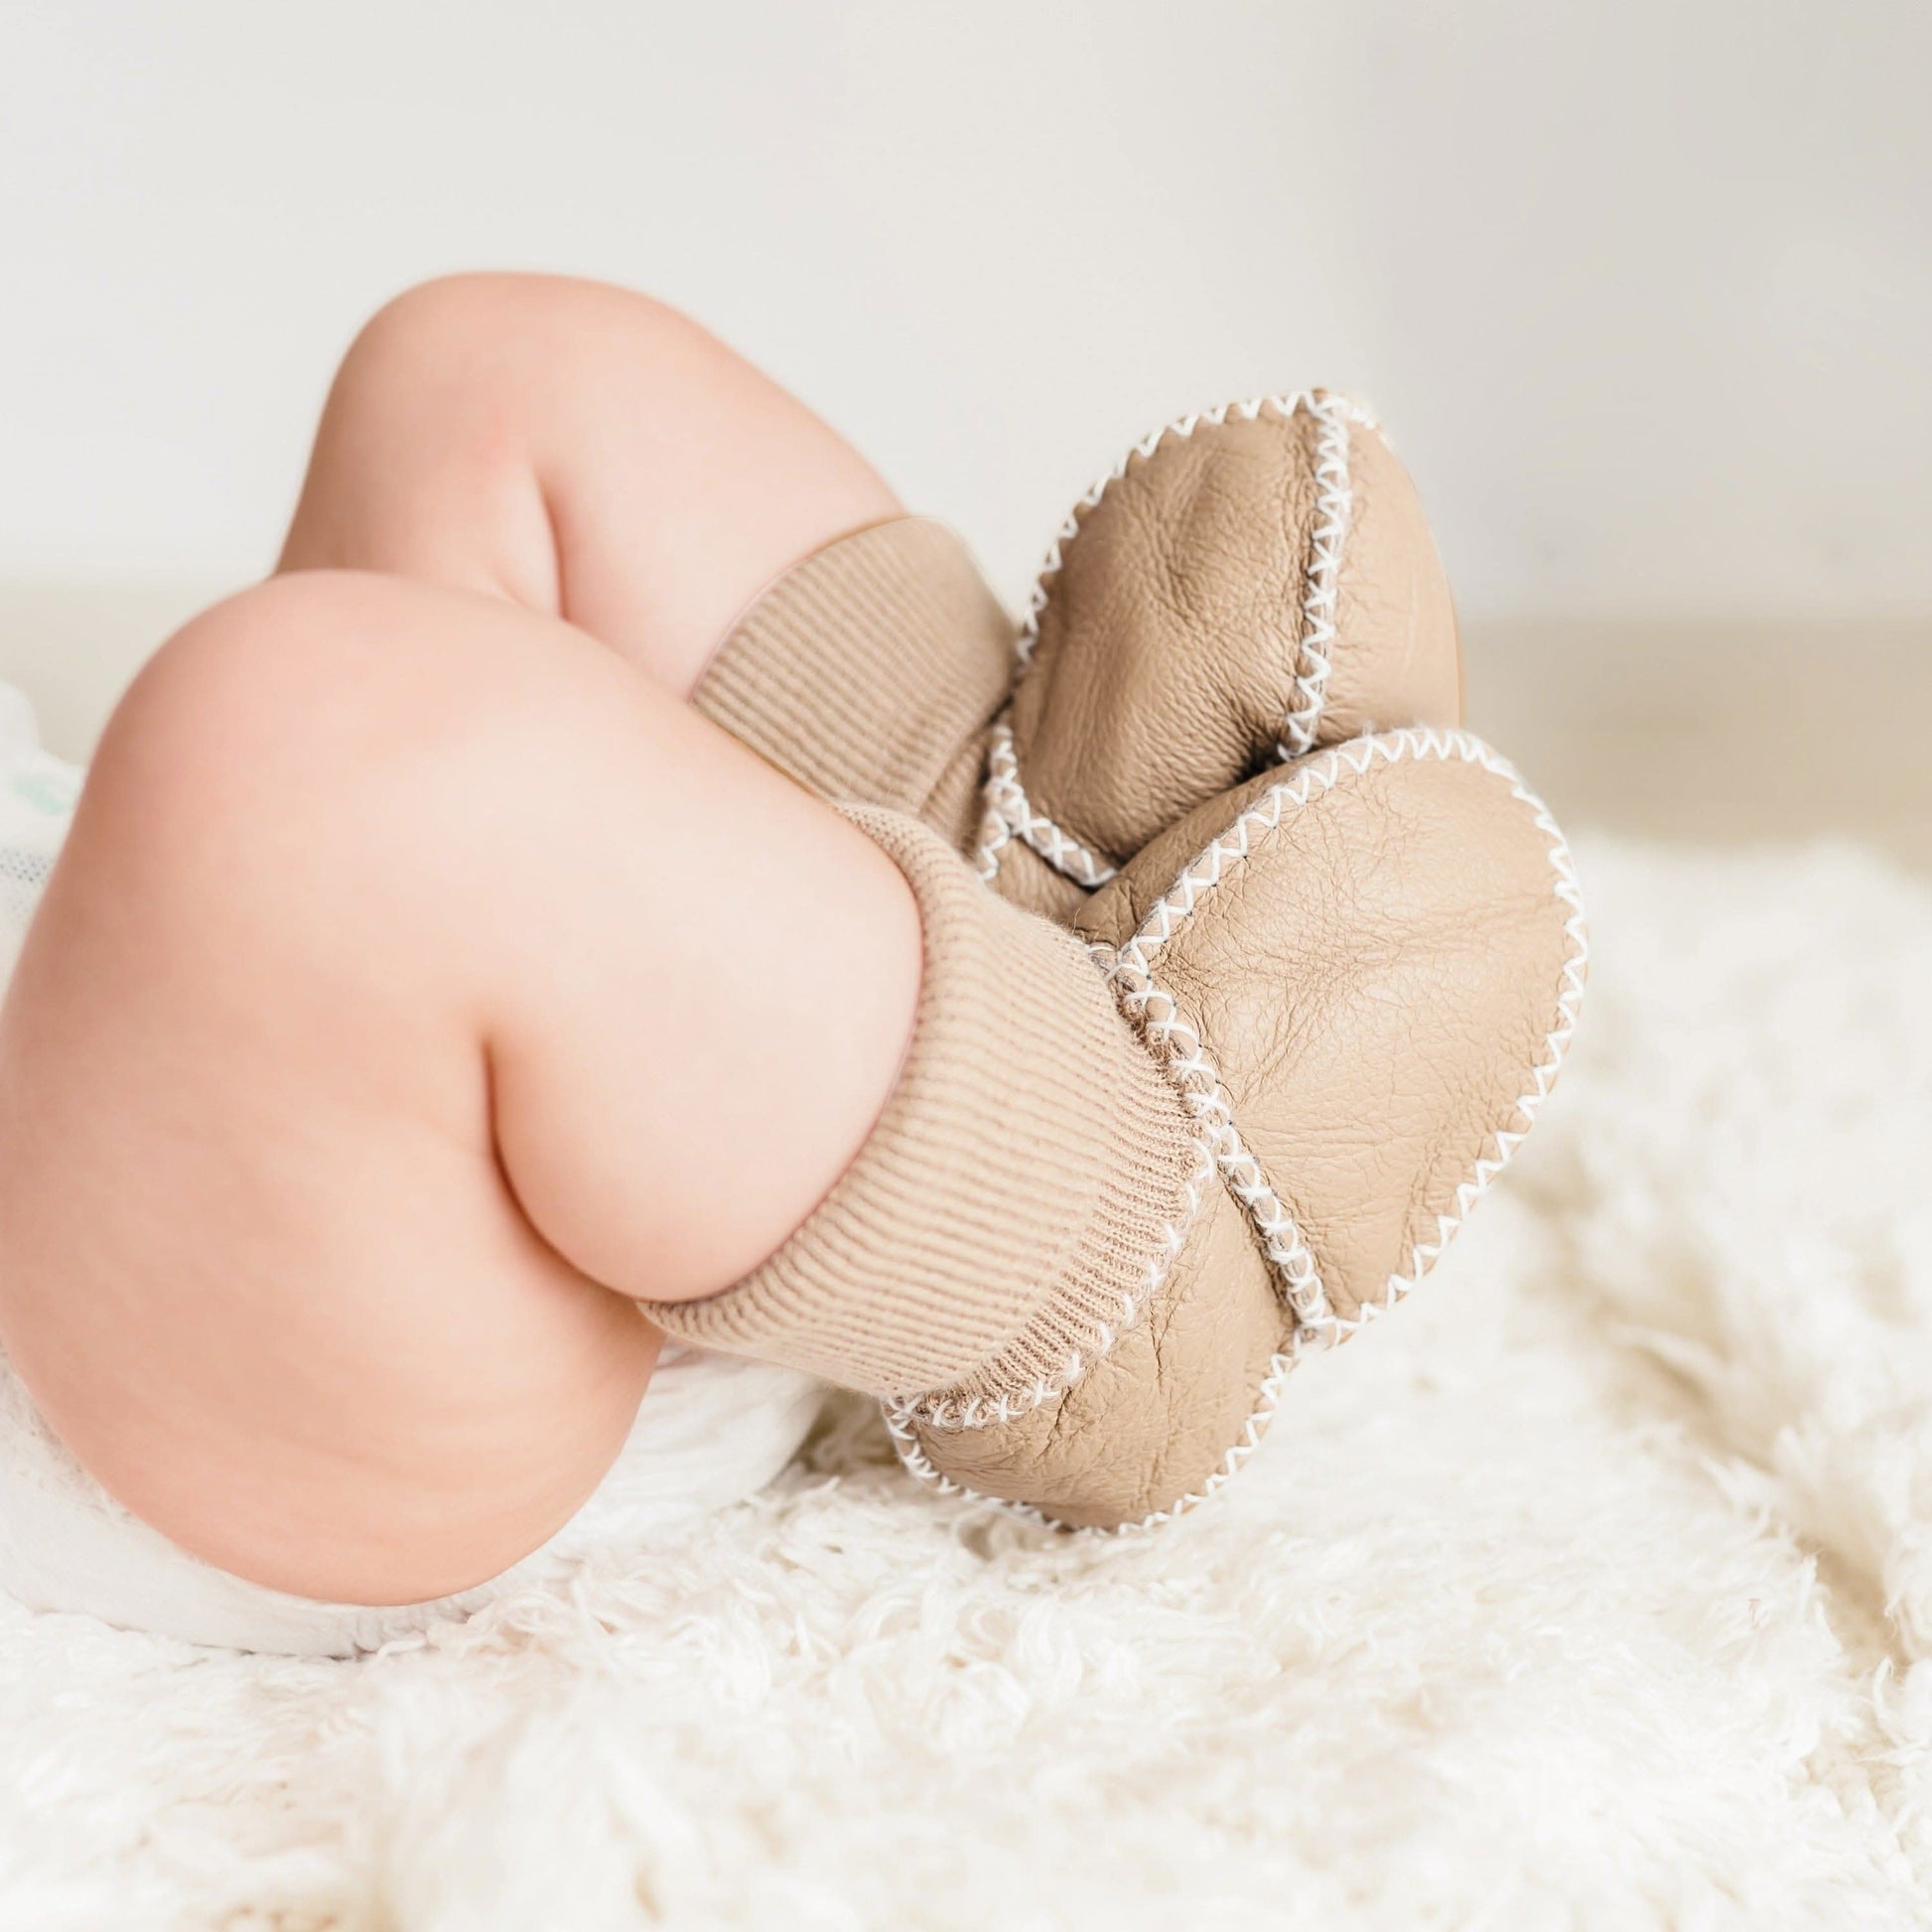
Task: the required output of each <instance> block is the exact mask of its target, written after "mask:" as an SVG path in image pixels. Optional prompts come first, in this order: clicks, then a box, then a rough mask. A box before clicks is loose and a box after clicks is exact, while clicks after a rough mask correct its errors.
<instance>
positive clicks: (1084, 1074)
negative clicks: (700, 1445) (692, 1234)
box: [645, 810, 1194, 1399]
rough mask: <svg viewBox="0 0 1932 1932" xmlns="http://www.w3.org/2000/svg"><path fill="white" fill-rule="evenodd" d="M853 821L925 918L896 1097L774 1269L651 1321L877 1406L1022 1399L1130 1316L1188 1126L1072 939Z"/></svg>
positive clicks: (927, 853)
mask: <svg viewBox="0 0 1932 1932" xmlns="http://www.w3.org/2000/svg"><path fill="white" fill-rule="evenodd" d="M850 816H851V817H852V818H853V820H854V822H855V823H857V824H858V825H859V826H860V827H861V829H863V830H864V831H866V832H867V833H869V834H870V835H871V836H872V837H873V838H875V839H877V840H878V841H879V843H880V844H881V845H883V846H884V847H885V848H886V850H887V851H888V852H889V853H890V854H891V855H892V857H893V858H894V859H895V860H896V861H897V864H898V866H899V867H900V869H901V870H902V871H903V872H904V874H905V876H906V878H907V880H908V881H910V883H911V886H912V889H913V891H914V893H915V894H916V895H917V897H918V901H919V908H920V913H921V916H922V919H923V923H924V931H925V978H924V983H923V986H922V988H921V991H920V996H919V1008H918V1015H917V1019H916V1021H915V1023H914V1028H913V1035H912V1042H911V1045H910V1048H909V1050H908V1052H907V1056H906V1063H905V1067H904V1069H903V1071H902V1073H901V1074H900V1076H899V1081H898V1084H897V1088H896V1089H895V1091H894V1093H893V1095H892V1098H891V1099H890V1100H889V1101H888V1102H887V1105H886V1109H885V1111H884V1113H883V1114H882V1116H881V1118H880V1120H879V1124H878V1125H877V1127H875V1128H874V1130H873V1133H872V1136H871V1138H870V1139H869V1140H868V1141H867V1143H866V1145H865V1147H864V1148H863V1149H861V1151H860V1153H859V1156H858V1158H857V1159H856V1160H855V1161H854V1163H853V1165H852V1166H851V1168H850V1169H848V1170H847V1172H846V1173H845V1174H844V1175H843V1177H842V1178H841V1179H840V1180H839V1182H838V1183H837V1185H836V1186H835V1187H834V1188H833V1189H832V1192H831V1193H830V1194H829V1195H828V1196H827V1197H826V1198H825V1200H824V1201H823V1202H822V1203H821V1204H820V1205H819V1207H818V1208H817V1209H816V1210H815V1211H814V1212H813V1214H812V1215H811V1217H810V1218H809V1219H808V1220H807V1221H806V1222H805V1224H804V1225H803V1226H802V1227H800V1228H799V1229H798V1230H797V1232H796V1233H794V1234H793V1235H792V1236H791V1238H790V1239H789V1240H788V1241H787V1242H786V1243H785V1245H784V1246H783V1247H782V1248H780V1249H779V1250H778V1252H777V1253H776V1254H775V1255H774V1256H773V1257H772V1258H771V1259H770V1260H769V1261H768V1262H766V1263H765V1264H764V1265H763V1266H762V1267H761V1268H759V1270H758V1271H757V1272H756V1273H755V1274H753V1275H751V1276H749V1277H747V1278H746V1280H744V1281H743V1282H741V1283H739V1284H738V1285H737V1286H736V1287H735V1288H731V1289H729V1290H727V1291H726V1292H725V1293H724V1294H722V1295H717V1296H713V1297H711V1298H710V1299H708V1300H706V1301H702V1302H686V1303H678V1304H651V1305H647V1306H646V1310H645V1312H646V1313H648V1314H649V1315H650V1317H651V1318H652V1319H653V1320H654V1321H656V1322H658V1323H660V1324H661V1325H662V1326H663V1327H664V1328H666V1329H667V1330H669V1331H670V1332H671V1333H672V1334H675V1335H679V1336H681V1337H683V1338H685V1339H687V1340H690V1341H695V1342H699V1343H702V1344H704V1345H705V1346H707V1347H712V1348H721V1349H726V1350H730V1351H734V1352H737V1353H740V1354H747V1355H757V1356H760V1357H762V1358H764V1359H765V1360H768V1361H775V1362H782V1363H785V1364H786V1365H788V1366H791V1367H795V1368H802V1369H807V1370H809V1371H811V1372H812V1373H814V1374H817V1375H821V1376H823V1377H825V1378H826V1379H827V1380H828V1381H832V1382H837V1383H841V1384H843V1385H844V1386H846V1387H848V1388H856V1389H863V1390H866V1391H867V1392H869V1393H871V1394H874V1395H882V1396H894V1395H901V1396H902V1395H922V1394H927V1393H930V1392H933V1391H954V1390H957V1391H963V1392H970V1393H971V1394H978V1395H989V1396H992V1397H993V1398H994V1399H997V1398H998V1396H999V1395H1000V1394H1001V1393H1003V1392H1013V1393H1020V1392H1024V1391H1026V1390H1028V1389H1031V1388H1034V1387H1035V1385H1036V1384H1038V1383H1040V1382H1041V1381H1043V1380H1050V1379H1053V1378H1055V1377H1057V1376H1059V1375H1061V1374H1062V1373H1063V1372H1064V1370H1065V1367H1066V1365H1067V1362H1068V1359H1069V1358H1070V1357H1071V1356H1073V1355H1075V1354H1079V1353H1082V1352H1089V1351H1091V1350H1092V1348H1093V1347H1094V1345H1095V1341H1096V1338H1097V1337H1099V1336H1100V1335H1102V1334H1104V1332H1105V1331H1106V1330H1107V1329H1108V1328H1110V1327H1117V1326H1118V1325H1119V1324H1120V1323H1121V1321H1122V1320H1123V1315H1124V1311H1125V1310H1126V1309H1127V1308H1129V1307H1131V1306H1133V1305H1135V1304H1136V1303H1137V1302H1138V1299H1139V1298H1140V1296H1141V1295H1142V1292H1143V1289H1144V1287H1145V1284H1146V1283H1147V1281H1148V1279H1149V1276H1150V1271H1151V1270H1152V1269H1153V1268H1154V1266H1155V1264H1156V1262H1157V1260H1158V1259H1159V1258H1162V1257H1164V1256H1165V1253H1166V1250H1167V1245H1168V1242H1169V1239H1170V1236H1169V1233H1168V1229H1169V1227H1170V1224H1171V1223H1172V1222H1173V1219H1174V1218H1175V1217H1176V1215H1177V1214H1178V1213H1179V1212H1180V1207H1181V1202H1182V1200H1183V1198H1184V1190H1185V1187H1186V1183H1187V1180H1188V1178H1189V1175H1190V1173H1191V1172H1192V1168H1193V1163H1194V1153H1193V1146H1192V1136H1191V1131H1190V1129H1189V1127H1188V1124H1187V1121H1186V1118H1185V1115H1184V1113H1183V1110H1182V1107H1181V1103H1180V1101H1179V1099H1178V1097H1177V1095H1176V1093H1175V1091H1174V1089H1173V1086H1172V1084H1171V1083H1170V1082H1169V1081H1168V1080H1167V1079H1166V1078H1165V1077H1164V1076H1163V1074H1162V1073H1161V1071H1160V1070H1159V1069H1158V1068H1157V1067H1156V1065H1155V1064H1154V1061H1153V1059H1152V1058H1151V1056H1150V1055H1149V1054H1148V1052H1147V1050H1146V1049H1145V1047H1143V1046H1142V1045H1141V1043H1140V1041H1139V1040H1138V1039H1137V1038H1136V1037H1135V1035H1133V1034H1132V1033H1131V1032H1130V1031H1129V1029H1128V1028H1127V1026H1126V1025H1125V1023H1124V1022H1123V1021H1122V1020H1121V1018H1120V1016H1119V1013H1118V1012H1117V1010H1116V1008H1115V1005H1114V1001H1113V997H1112V995H1111V994H1110V993H1109V992H1108V991H1107V989H1106V987H1105V985H1104V983H1103V982H1102V980H1101V978H1100V975H1099V974H1098V973H1097V972H1096V971H1095V970H1094V967H1093V964H1092V962H1091V961H1090V960H1089V959H1088V958H1087V956H1086V953H1085V951H1084V949H1083V948H1082V946H1081V945H1080V943H1079V942H1078V941H1077V940H1075V939H1074V938H1072V937H1071V936H1070V935H1069V934H1068V933H1066V932H1064V931H1062V930H1061V929H1060V928H1059V927H1057V926H1054V925H1052V924H1050V923H1048V922H1047V921H1046V920H1044V919H1040V918H1036V917H1035V916H1033V915H1032V914H1030V913H1026V912H1022V911H1019V910H1017V909H1016V908H1015V907H1013V906H1010V905H1007V904H1006V903H1004V902H1003V901H1002V900H1001V899H999V898H997V897H995V896H994V895H993V894H991V893H989V892H988V891H987V890H986V889H985V888H984V887H983V886H982V885H981V884H980V882H979V881H978V879H977V878H975V877H974V875H973V873H972V871H971V869H970V867H968V866H967V865H966V864H965V862H964V861H963V860H961V859H960V858H959V857H958V856H957V855H956V854H955V853H953V852H952V851H951V850H950V849H949V848H948V847H947V846H946V845H945V844H944V843H943V842H942V841H941V840H940V839H939V838H938V837H937V836H936V835H935V834H934V833H932V832H930V831H929V830H927V829H926V828H925V827H923V826H921V825H920V824H918V823H917V822H916V821H914V820H912V819H908V818H903V817H900V816H898V815H897V814H895V813H890V812H883V811H877V810H853V811H852V812H851V813H850Z"/></svg>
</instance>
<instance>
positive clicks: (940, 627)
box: [693, 391, 1460, 919]
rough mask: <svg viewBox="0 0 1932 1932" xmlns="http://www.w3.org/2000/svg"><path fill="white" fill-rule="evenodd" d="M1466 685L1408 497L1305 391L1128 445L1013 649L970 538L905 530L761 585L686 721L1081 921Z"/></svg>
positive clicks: (1025, 899) (1075, 521) (924, 521)
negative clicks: (1300, 760) (1253, 778)
mask: <svg viewBox="0 0 1932 1932" xmlns="http://www.w3.org/2000/svg"><path fill="white" fill-rule="evenodd" d="M1016 680H1017V683H1016ZM1459 689H1460V670H1459V665H1458V661H1457V655H1456V643H1455V621H1454V614H1453V611H1452V609H1451V606H1450V603H1449V589H1448V585H1447V583H1446V581H1445V579H1444V576H1443V572H1442V566H1441V564H1440V562H1439V560H1438V558H1437V555H1436V549H1435V545H1434V543H1433V541H1432V540H1431V538H1430V534H1429V529H1428V525H1427V523H1426V522H1425V521H1424V519H1423V515H1422V510H1421V506H1420V504H1419V503H1418V501H1417V498H1416V494H1415V490H1414V487H1413V485H1412V484H1411V483H1410V482H1409V479H1408V477H1407V475H1406V474H1405V473H1404V471H1403V469H1402V467H1401V465H1400V464H1399V463H1398V462H1397V461H1396V460H1395V458H1394V457H1393V456H1392V455H1391V454H1390V452H1389V449H1388V446H1387V444H1386V443H1385V442H1384V441H1383V440H1382V438H1381V436H1380V434H1379V432H1378V431H1377V430H1376V429H1375V428H1374V426H1373V425H1372V424H1371V422H1370V421H1369V419H1368V418H1367V416H1366V415H1364V414H1363V413H1362V412H1361V411H1360V410H1359V409H1357V408H1356V407H1355V406H1354V405H1353V404H1351V403H1348V402H1346V401H1345V400H1343V399H1341V398H1339V397H1335V396H1331V395H1328V394H1326V393H1324V392H1321V391H1308V392H1304V393H1301V394H1297V395H1292V396H1283V397H1272V398H1267V399H1264V400H1262V401H1258V402H1253V403H1244V404H1236V405H1231V406H1229V407H1226V408H1222V409H1217V410H1212V411H1209V412H1206V413H1205V414H1200V415H1195V416H1190V417H1186V418H1183V419H1182V420H1180V421H1178V422H1175V423H1171V424H1169V425H1168V426H1167V427H1166V428H1165V429H1162V430H1159V431H1157V432H1155V433H1154V434H1153V435H1152V436H1149V437H1147V438H1145V439H1144V440H1143V441H1142V442H1141V443H1139V444H1137V445H1136V446H1135V447H1134V449H1133V450H1131V451H1130V452H1129V453H1128V455H1127V456H1126V457H1125V458H1124V459H1123V460H1122V462H1121V463H1120V464H1118V465H1117V466H1116V467H1115V468H1114V470H1112V471H1111V472H1110V473H1109V474H1108V475H1107V476H1106V477H1105V478H1103V479H1102V480H1101V481H1100V482H1099V483H1095V484H1094V485H1093V487H1092V488H1091V489H1089V490H1088V491H1087V492H1086V494H1085V495H1084V496H1083V497H1082V498H1081V500H1080V502H1079V503H1078V504H1077V505H1075V507H1074V510H1073V512H1072V514H1071V515H1070V516H1069V517H1068V518H1067V520H1066V523H1065V524H1064V526H1063V527H1062V529H1061V530H1060V532H1059V535H1058V537H1057V538H1056V540H1055V542H1054V544H1053V545H1052V548H1051V550H1050V551H1049V553H1048V556H1047V559H1046V565H1045V568H1044V569H1043V571H1042V572H1041V575H1040V579H1039V582H1038V585H1037V587H1036V588H1035V593H1034V596H1033V600H1032V603H1031V606H1030V609H1029V612H1028V616H1027V619H1026V621H1025V622H1024V623H1023V624H1022V625H1021V626H1019V627H1018V629H1017V630H1016V627H1015V626H1014V625H1013V623H1012V622H1011V621H1010V620H1009V619H1008V618H1007V616H1006V614H1005V613H1004V612H1003V611H1002V610H1001V609H1000V606H999V604H998V602H997V600H996V599H995V598H994V597H993V595H992V593H991V592H990V591H989V590H988V589H987V587H986V584H985V582H984V580H983V578H982V577H981V575H980V573H979V571H978V569H977V567H976V566H975V565H974V563H973V561H972V558H971V556H970V555H969V554H968V552H967V551H966V549H965V547H964V546H963V545H962V544H961V543H960V541H959V539H958V538H957V537H956V536H954V535H953V534H952V532H950V531H949V530H948V529H947V528H946V527H945V526H944V525H943V524H940V523H936V522H933V521H932V520H931V519H929V518H923V517H900V518H895V519H892V520H890V521H888V522H885V523H880V524H876V525H874V526H872V527H871V528H868V529H865V530H860V531H857V532H854V533H853V534H852V535H850V536H847V537H844V538H841V539H839V540H838V541H837V542H835V543H832V544H829V545H827V546H826V547H825V548H824V549H822V550H820V551H818V552H817V553H815V554H814V555H813V556H810V557H808V558H806V559H805V560H804V561H803V562H801V563H799V564H797V565H796V566H794V567H793V568H792V569H791V570H789V571H787V572H786V573H785V574H784V575H783V576H782V577H780V578H779V579H778V580H777V582H776V583H774V584H773V585H772V586H770V588H769V589H768V590H766V591H765V592H764V593H763V594H762V595H761V596H760V597H759V599H757V600H756V601H755V602H754V603H753V605H752V606H751V608H750V609H749V610H748V611H747V612H746V614H745V615H744V617H743V618H741V619H740V621H738V622H737V623H736V624H735V625H734V626H733V628H732V630H731V632H730V633H729V635H728V636H727V638H726V640H725V642H724V644H723V645H722V646H721V647H720V649H719V651H718V653H717V655H716V657H715V658H714V659H713V661H712V663H711V665H710V666H709V667H708V669H707V670H706V672H705V674H704V676H703V677H702V678H701V679H700V681H699V684H698V686H697V689H696V691H695V692H694V693H693V702H694V704H696V706H697V707H698V709H699V710H701V711H703V712H704V713H705V714H706V715H707V716H709V717H711V718H712V719H713V720H714V721H716V722H717V723H719V724H721V725H723V726H724V727H725V728H726V729H727V730H729V731H731V732H733V733H734V734H735V735H736V736H737V737H739V738H741V739H742V740H744V741H745V742H746V743H747V744H749V745H751V746H752V747H753V749H754V750H756V751H758V752H759V753H761V754H762V755H763V756H764V757H765V758H767V759H770V760H771V761H772V762H773V763H774V764H776V765H777V766H778V767H779V768H780V769H781V770H784V771H786V772H788V773H789V774H790V775H791V776H792V777H794V778H796V779H797V780H798V781H799V782H800V783H802V784H805V785H807V786H809V787H810V788H811V789H813V790H815V791H817V792H819V793H820V794H821V795H822V796H825V797H828V798H832V799H834V800H838V801H862V802H865V803H870V804H881V805H886V806H888V807H890V808H892V809H894V810H897V811H905V812H910V813H914V814H916V815H918V816H920V817H922V818H924V819H925V820H926V822H927V823H929V824H931V825H933V826H934V827H935V828H936V829H938V830H939V831H940V832H941V833H943V834H944V836H946V837H947V838H948V839H950V840H951V841H952V842H953V843H954V844H955V845H956V846H957V847H959V849H961V850H962V851H971V852H973V853H975V855H976V858H977V862H978V864H979V867H980V870H981V872H982V875H983V876H984V877H985V878H987V879H988V881H989V882H990V883H992V884H993V885H994V886H995V887H996V889H997V890H998V891H999V892H1000V893H1001V895H1002V896H1003V897H1010V898H1013V899H1015V900H1017V901H1018V902H1020V903H1023V904H1026V905H1029V906H1031V907H1033V908H1035V909H1036V910H1042V911H1048V912H1051V913H1052V914H1054V915H1055V916H1057V917H1060V918H1062V919H1064V918H1069V917H1071V916H1072V914H1073V912H1074V911H1075V909H1076V908H1077V906H1078V904H1079V902H1080V900H1081V899H1082V897H1084V896H1085V894H1086V893H1088V892H1090V891H1092V890H1094V889H1095V888H1097V887H1098V886H1101V885H1103V884H1105V883H1106V881H1107V880H1108V879H1110V878H1111V877H1112V876H1113V874H1114V872H1115V870H1116V869H1117V868H1118V866H1119V865H1120V863H1121V862H1122V861H1123V860H1124V859H1125V858H1126V857H1127V856H1128V855H1130V854H1132V853H1134V852H1136V851H1138V850H1139V849H1140V848H1141V847H1142V846H1143V845H1145V844H1146V843H1147V841H1148V840H1149V839H1151V838H1153V837H1154V836H1155V835H1156V834H1157V833H1159V832H1160V831H1162V830H1164V829H1165V828H1166V827H1167V826H1169V825H1171V824H1173V822H1174V821H1175V820H1176V819H1177V818H1179V817H1180V816H1181V815H1182V814H1183V813H1185V812H1186V811H1188V810H1190V809H1191V808H1192V807H1193V806H1195V805H1197V804H1199V803H1200V802H1201V801H1202V800H1203V799H1206V798H1209V797H1212V796H1214V795H1215V794H1216V793H1217V792H1220V791H1223V790H1225V789H1227V787H1229V786H1230V785H1233V784H1235V783H1238V782H1239V781H1240V780H1241V779H1242V778H1244V777H1246V776H1248V775H1249V774H1250V773H1252V772H1254V771H1256V770H1258V769H1260V768H1262V767H1263V766H1264V765H1266V764H1268V763H1270V762H1273V761H1275V760H1276V759H1278V758H1283V757H1292V756H1298V755H1300V754H1301V753H1304V752H1306V751H1309V750H1311V749H1313V748H1315V747H1317V746H1320V745H1326V744H1332V743H1334V742H1336V741H1337V740H1339V739H1342V738H1347V737H1353V736H1356V735H1357V734H1359V733H1360V732H1363V731H1365V730H1368V729H1371V728H1375V727H1380V728H1387V727H1390V726H1399V725H1408V724H1442V725H1453V724H1455V723H1456V722H1457V719H1458V716H1459V709H1458V707H1459ZM1009 697H1011V699H1012V704H1011V709H1010V711H1008V710H1007V709H1006V708H1007V705H1008V700H1009Z"/></svg>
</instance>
